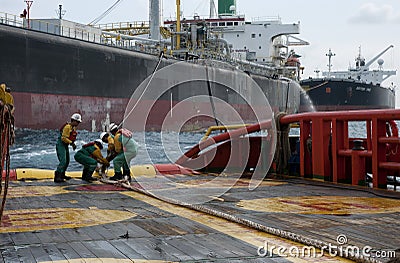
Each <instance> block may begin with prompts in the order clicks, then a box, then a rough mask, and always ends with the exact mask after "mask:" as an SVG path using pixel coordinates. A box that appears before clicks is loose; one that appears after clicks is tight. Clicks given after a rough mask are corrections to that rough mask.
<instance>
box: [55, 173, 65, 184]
mask: <svg viewBox="0 0 400 263" xmlns="http://www.w3.org/2000/svg"><path fill="white" fill-rule="evenodd" d="M54 182H55V183H63V182H65V181H64V179H63V178H62V173H60V172H57V171H55V172H54Z"/></svg>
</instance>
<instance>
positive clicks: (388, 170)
mask: <svg viewBox="0 0 400 263" xmlns="http://www.w3.org/2000/svg"><path fill="white" fill-rule="evenodd" d="M391 120H400V110H395V109H393V110H365V111H346V112H343V111H341V112H311V113H301V114H295V115H286V116H283V117H282V118H281V119H280V123H281V124H287V125H288V124H291V123H300V131H301V132H300V176H302V177H312V178H315V179H322V180H326V181H333V182H335V183H341V182H343V183H351V184H353V185H363V184H365V178H366V172H367V167H369V165H371V168H370V169H371V171H370V172H371V173H372V174H373V187H374V188H386V185H387V176H388V175H391V174H396V173H398V172H399V171H400V163H399V161H400V157H399V156H400V151H399V153H390V152H389V153H387V149H388V148H390V147H394V146H396V145H398V144H400V139H399V138H398V137H388V136H387V127H386V126H387V125H386V124H387V122H388V121H391ZM353 121H358V122H365V125H366V126H365V127H366V139H363V140H362V141H363V146H364V147H365V149H362V148H358V149H355V148H351V147H353V145H352V144H354V143H353V142H354V139H355V138H349V135H348V134H349V130H348V129H349V125H348V123H349V122H353ZM309 141H311V151H309V148H307V142H309Z"/></svg>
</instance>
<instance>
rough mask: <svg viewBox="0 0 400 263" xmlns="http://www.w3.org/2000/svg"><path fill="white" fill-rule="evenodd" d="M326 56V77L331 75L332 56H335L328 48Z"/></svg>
mask: <svg viewBox="0 0 400 263" xmlns="http://www.w3.org/2000/svg"><path fill="white" fill-rule="evenodd" d="M326 56H327V57H328V78H330V77H331V69H332V63H331V61H332V57H334V56H336V54H334V53H332V50H331V49H329V52H328V54H326Z"/></svg>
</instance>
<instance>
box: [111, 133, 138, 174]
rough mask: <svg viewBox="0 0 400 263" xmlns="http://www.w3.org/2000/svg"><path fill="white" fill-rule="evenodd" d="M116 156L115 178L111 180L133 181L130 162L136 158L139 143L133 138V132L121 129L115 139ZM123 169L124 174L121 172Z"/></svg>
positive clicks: (114, 161)
mask: <svg viewBox="0 0 400 263" xmlns="http://www.w3.org/2000/svg"><path fill="white" fill-rule="evenodd" d="M114 146H115V152H116V153H117V155H116V156H115V158H114V160H113V163H114V176H113V177H111V178H110V180H121V179H123V178H124V177H126V179H128V180H129V181H131V170H130V168H129V166H130V162H131V160H132V159H133V158H135V157H136V154H137V150H138V143H137V142H136V141H135V140H134V139H133V138H132V132H131V131H129V130H126V129H120V130H118V131H117V132H116V133H115V137H114ZM121 168H122V172H121Z"/></svg>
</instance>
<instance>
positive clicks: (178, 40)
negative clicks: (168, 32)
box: [176, 0, 181, 50]
mask: <svg viewBox="0 0 400 263" xmlns="http://www.w3.org/2000/svg"><path fill="white" fill-rule="evenodd" d="M180 32H181V0H176V49H177V50H178V49H181V35H180Z"/></svg>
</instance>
